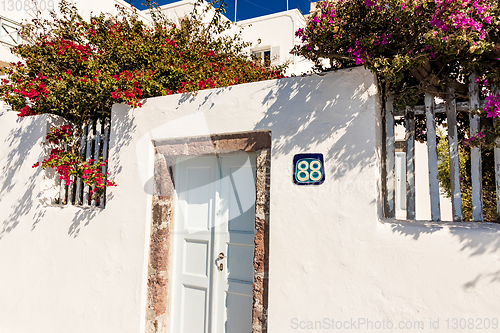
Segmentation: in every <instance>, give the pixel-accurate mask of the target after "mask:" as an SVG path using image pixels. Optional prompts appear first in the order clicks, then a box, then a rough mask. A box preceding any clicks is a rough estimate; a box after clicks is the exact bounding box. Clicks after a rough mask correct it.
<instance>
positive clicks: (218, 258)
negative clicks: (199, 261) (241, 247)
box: [215, 252, 227, 272]
mask: <svg viewBox="0 0 500 333" xmlns="http://www.w3.org/2000/svg"><path fill="white" fill-rule="evenodd" d="M224 258H227V256H226V255H225V254H224V252H221V253H219V255H218V256H217V259H215V266H217V268H218V269H219V271H220V272H222V270H223V269H224V264H223V263H218V261H219V260H222V259H224Z"/></svg>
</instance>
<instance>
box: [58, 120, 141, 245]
mask: <svg viewBox="0 0 500 333" xmlns="http://www.w3.org/2000/svg"><path fill="white" fill-rule="evenodd" d="M113 120H114V121H115V122H116V121H118V119H117V118H114V119H113ZM136 128H137V125H135V124H134V119H133V116H131V115H129V114H127V115H126V117H125V118H122V119H120V121H118V122H117V123H115V124H113V130H114V131H113V132H111V133H110V140H109V152H110V153H111V154H110V155H109V156H108V161H109V164H108V170H107V172H109V174H110V176H111V179H113V178H114V177H116V175H118V174H119V173H120V172H121V171H122V165H123V164H124V163H125V162H126V161H122V160H121V159H120V156H121V152H122V149H123V148H124V147H126V146H128V145H129V144H130V141H131V140H132V135H133V133H134V132H135V131H136ZM118 186H120V184H118ZM112 200H113V193H112V188H108V189H107V192H106V204H109V202H111V201H112ZM61 209H64V208H61ZM101 212H102V208H98V207H79V208H78V211H77V212H76V214H75V215H74V216H73V219H72V223H71V225H70V227H69V229H68V235H69V236H71V237H73V238H76V237H78V235H79V234H80V231H81V230H82V228H84V227H86V226H88V225H89V224H90V222H91V221H92V220H93V219H95V217H96V216H97V215H98V214H100V213H101Z"/></svg>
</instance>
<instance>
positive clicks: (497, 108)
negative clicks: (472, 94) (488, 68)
mask: <svg viewBox="0 0 500 333" xmlns="http://www.w3.org/2000/svg"><path fill="white" fill-rule="evenodd" d="M484 111H486V112H487V115H486V117H487V118H496V117H500V93H497V94H492V93H489V94H488V96H486V99H485V101H484Z"/></svg>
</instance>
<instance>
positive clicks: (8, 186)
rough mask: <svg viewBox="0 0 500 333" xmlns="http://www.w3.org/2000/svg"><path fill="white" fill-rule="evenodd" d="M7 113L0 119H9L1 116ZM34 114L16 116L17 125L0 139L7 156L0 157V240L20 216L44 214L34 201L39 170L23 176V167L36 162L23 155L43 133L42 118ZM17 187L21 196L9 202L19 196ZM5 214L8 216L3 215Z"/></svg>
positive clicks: (16, 223)
mask: <svg viewBox="0 0 500 333" xmlns="http://www.w3.org/2000/svg"><path fill="white" fill-rule="evenodd" d="M11 112H12V111H9V112H4V113H2V114H0V122H2V121H9V120H8V119H2V118H3V117H6V118H7V117H10V116H11V114H12V113H11ZM35 117H36V118H35ZM35 117H29V118H18V119H17V120H16V124H17V125H16V126H13V128H12V129H11V130H10V132H9V133H8V134H7V135H6V136H5V140H4V141H3V142H0V147H2V150H3V151H5V150H7V151H8V154H7V157H6V158H5V160H3V163H2V164H3V165H2V166H1V174H0V207H2V208H1V209H0V211H1V212H0V214H1V213H3V214H1V216H3V217H2V220H3V221H2V224H1V226H0V240H1V239H2V238H3V237H4V236H5V235H6V234H8V233H10V232H11V231H12V230H13V229H14V228H16V227H17V226H18V225H19V221H20V220H21V219H22V218H23V216H26V215H29V214H33V216H32V219H33V220H34V221H35V223H36V222H37V221H40V219H41V218H42V217H43V215H44V213H43V211H41V210H40V206H39V203H38V202H39V201H38V200H37V198H38V197H39V194H38V193H36V190H37V188H36V186H37V179H38V178H39V177H40V175H41V173H42V172H43V171H42V170H40V169H37V170H36V171H33V172H32V173H31V174H30V175H29V176H26V175H28V174H29V173H28V172H26V169H29V170H32V168H31V165H32V164H33V163H35V162H37V161H36V160H28V159H27V156H29V153H30V151H31V150H32V149H33V147H35V145H37V144H39V142H40V141H39V140H40V138H42V136H43V135H44V133H45V126H46V123H45V117H43V116H35ZM21 174H22V175H23V176H22V177H21V176H20V175H21ZM16 188H17V189H16ZM19 188H22V191H23V194H22V196H21V197H20V198H19V199H14V200H15V201H14V202H13V203H9V201H11V200H13V198H16V196H17V195H19V194H17V193H19V192H18V191H20V189H19ZM7 207H8V208H7ZM37 208H38V209H37ZM33 211H34V213H33ZM5 213H8V215H7V216H4V214H5Z"/></svg>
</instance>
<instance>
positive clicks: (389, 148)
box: [385, 94, 396, 218]
mask: <svg viewBox="0 0 500 333" xmlns="http://www.w3.org/2000/svg"><path fill="white" fill-rule="evenodd" d="M393 102H394V96H393V95H392V94H391V95H389V96H387V100H386V102H385V131H386V132H385V133H386V138H385V149H386V169H387V179H386V189H387V199H386V200H387V211H386V214H385V217H386V218H394V217H395V216H396V210H395V201H394V198H395V194H394V193H395V182H396V180H395V179H396V177H395V173H394V160H395V158H396V150H395V139H394V105H393Z"/></svg>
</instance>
